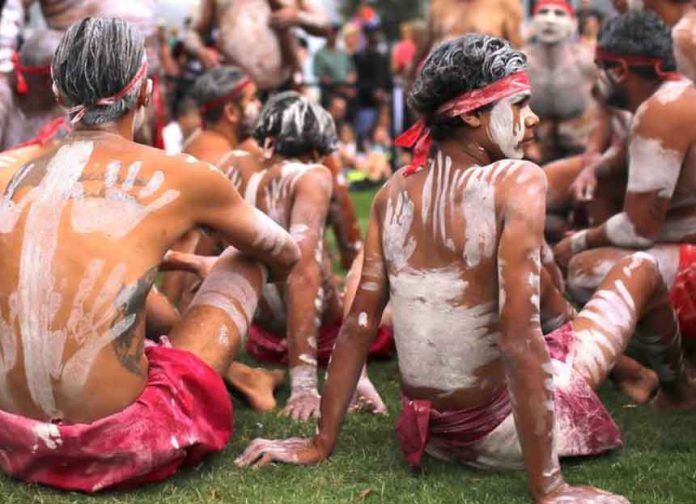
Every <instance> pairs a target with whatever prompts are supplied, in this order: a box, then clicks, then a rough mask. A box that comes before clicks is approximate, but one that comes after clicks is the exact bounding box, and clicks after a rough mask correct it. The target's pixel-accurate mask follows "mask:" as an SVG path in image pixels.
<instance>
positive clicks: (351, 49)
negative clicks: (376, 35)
mask: <svg viewBox="0 0 696 504" xmlns="http://www.w3.org/2000/svg"><path fill="white" fill-rule="evenodd" d="M360 31H361V29H360V25H359V24H357V23H353V22H349V23H346V25H345V26H344V27H343V32H342V34H341V35H342V37H343V47H344V50H345V51H346V52H347V53H348V54H349V55H351V56H354V55H355V54H357V52H358V51H359V50H360V40H361V38H360Z"/></svg>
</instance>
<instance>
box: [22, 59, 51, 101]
mask: <svg viewBox="0 0 696 504" xmlns="http://www.w3.org/2000/svg"><path fill="white" fill-rule="evenodd" d="M12 66H13V67H14V73H15V77H16V79H17V85H16V86H15V90H16V91H17V94H19V95H22V96H24V95H26V94H27V93H29V84H28V83H27V79H26V77H24V74H30V75H41V74H46V75H47V74H50V73H51V65H46V66H41V67H30V66H24V65H22V61H21V59H20V57H19V53H18V52H17V51H15V52H13V53H12Z"/></svg>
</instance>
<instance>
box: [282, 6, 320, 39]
mask: <svg viewBox="0 0 696 504" xmlns="http://www.w3.org/2000/svg"><path fill="white" fill-rule="evenodd" d="M269 4H270V6H271V10H273V14H272V15H271V26H273V27H274V28H278V29H285V30H287V29H288V28H292V27H298V28H302V29H303V30H304V31H306V32H307V33H309V34H310V35H315V36H317V37H326V35H327V34H328V31H329V25H330V20H329V16H328V15H327V13H326V9H324V6H323V5H322V4H321V2H320V1H317V0H297V1H296V7H286V6H285V5H284V4H283V3H281V2H279V1H277V0H269Z"/></svg>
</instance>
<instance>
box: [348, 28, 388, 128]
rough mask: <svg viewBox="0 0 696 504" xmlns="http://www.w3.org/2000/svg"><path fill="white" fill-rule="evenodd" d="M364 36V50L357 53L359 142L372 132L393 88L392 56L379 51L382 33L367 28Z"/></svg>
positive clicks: (356, 122) (356, 125) (356, 118)
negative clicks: (390, 63) (390, 57)
mask: <svg viewBox="0 0 696 504" xmlns="http://www.w3.org/2000/svg"><path fill="white" fill-rule="evenodd" d="M365 36H366V38H367V45H366V47H365V49H363V50H362V51H360V52H358V53H357V54H356V55H355V69H356V71H357V76H358V80H357V88H358V95H357V100H356V107H357V110H356V116H355V133H356V134H357V135H358V140H359V141H360V142H362V141H364V140H365V139H366V138H367V137H368V135H369V133H370V131H372V128H373V127H374V125H375V122H376V121H377V117H378V115H379V111H380V109H381V108H382V106H384V105H385V104H386V103H387V100H388V96H389V91H390V90H391V72H390V71H389V59H388V57H387V55H386V54H383V53H381V52H380V51H379V36H380V32H379V31H378V30H377V29H375V28H365Z"/></svg>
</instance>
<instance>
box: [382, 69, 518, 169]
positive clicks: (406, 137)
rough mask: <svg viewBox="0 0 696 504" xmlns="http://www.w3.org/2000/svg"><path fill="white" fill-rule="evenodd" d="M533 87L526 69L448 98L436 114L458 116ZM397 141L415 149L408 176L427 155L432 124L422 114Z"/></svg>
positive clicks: (422, 163) (423, 162) (421, 163)
mask: <svg viewBox="0 0 696 504" xmlns="http://www.w3.org/2000/svg"><path fill="white" fill-rule="evenodd" d="M530 90H531V84H530V83H529V77H528V76H527V73H526V72H517V73H514V74H511V75H508V76H507V77H504V78H502V79H499V80H497V81H495V82H494V83H492V84H490V85H488V86H486V87H485V88H483V89H474V90H473V91H468V92H466V93H464V94H462V95H460V96H458V97H457V98H454V99H453V100H450V101H448V102H447V103H445V104H444V105H442V106H441V107H440V108H438V109H437V112H436V114H437V115H443V116H446V117H459V116H461V115H463V114H466V113H467V112H471V111H473V110H477V109H480V108H481V107H485V106H486V105H490V104H491V103H495V102H498V101H500V100H503V99H505V98H509V97H511V96H515V95H517V94H520V93H525V92H528V91H530ZM394 143H395V145H397V146H399V147H404V148H407V149H413V161H412V162H411V164H410V165H408V166H407V167H406V169H405V170H404V171H403V175H404V176H405V177H408V176H409V175H412V174H414V173H415V172H417V171H418V170H419V169H420V168H421V167H422V166H423V165H424V164H425V161H426V160H427V159H428V155H429V154H430V148H431V146H432V138H431V137H430V128H428V126H427V125H426V123H425V120H424V119H423V118H421V119H419V120H418V121H416V123H415V124H414V125H413V126H411V127H410V128H409V129H408V130H406V131H405V132H404V133H403V134H401V136H399V138H397V139H396V141H395V142H394Z"/></svg>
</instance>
